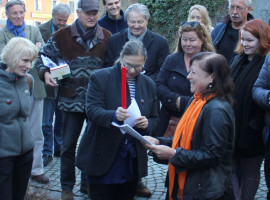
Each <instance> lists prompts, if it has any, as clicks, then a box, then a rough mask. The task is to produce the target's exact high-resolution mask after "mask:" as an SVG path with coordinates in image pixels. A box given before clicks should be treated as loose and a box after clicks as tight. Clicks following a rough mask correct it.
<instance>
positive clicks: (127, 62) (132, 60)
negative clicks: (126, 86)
mask: <svg viewBox="0 0 270 200" xmlns="http://www.w3.org/2000/svg"><path fill="white" fill-rule="evenodd" d="M144 61H145V60H144V56H141V55H139V56H124V57H123V58H122V60H121V61H120V62H121V67H125V68H126V69H127V78H130V79H132V78H135V77H136V76H138V74H139V73H140V72H141V71H142V69H143V66H144Z"/></svg>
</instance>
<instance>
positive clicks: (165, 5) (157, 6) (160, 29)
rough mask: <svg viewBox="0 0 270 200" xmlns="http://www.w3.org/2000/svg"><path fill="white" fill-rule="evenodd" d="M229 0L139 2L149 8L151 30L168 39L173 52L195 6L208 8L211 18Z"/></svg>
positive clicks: (155, 0) (142, 0)
mask: <svg viewBox="0 0 270 200" xmlns="http://www.w3.org/2000/svg"><path fill="white" fill-rule="evenodd" d="M226 1H227V0H207V1H206V0H138V3H142V4H144V5H146V6H147V8H148V9H149V11H150V14H151V19H150V21H149V25H148V27H149V29H151V30H153V31H154V32H157V33H159V34H160V35H163V36H164V37H166V38H167V39H168V42H169V45H170V49H171V52H172V51H174V49H175V46H176V41H177V37H178V29H179V26H180V24H181V22H184V21H186V20H187V16H188V11H189V9H190V7H191V6H193V5H194V4H200V5H203V6H205V7H206V8H207V10H208V12H209V15H210V17H211V16H215V15H216V12H217V10H219V9H220V7H221V6H223V5H224V3H225V2H226Z"/></svg>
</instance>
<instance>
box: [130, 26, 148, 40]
mask: <svg viewBox="0 0 270 200" xmlns="http://www.w3.org/2000/svg"><path fill="white" fill-rule="evenodd" d="M147 30H148V29H147V27H146V28H145V31H144V32H143V33H142V34H141V35H140V37H138V38H137V37H134V36H133V35H132V34H131V33H130V30H129V28H128V29H127V32H128V40H140V41H143V38H144V36H145V34H146V32H147Z"/></svg>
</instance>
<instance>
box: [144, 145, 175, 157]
mask: <svg viewBox="0 0 270 200" xmlns="http://www.w3.org/2000/svg"><path fill="white" fill-rule="evenodd" d="M149 149H150V150H151V151H152V152H153V153H154V154H156V155H157V157H158V158H159V159H161V160H169V159H171V158H172V157H173V156H174V155H175V149H172V148H170V147H168V146H165V145H149Z"/></svg>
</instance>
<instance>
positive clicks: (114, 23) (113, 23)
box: [98, 10, 128, 34]
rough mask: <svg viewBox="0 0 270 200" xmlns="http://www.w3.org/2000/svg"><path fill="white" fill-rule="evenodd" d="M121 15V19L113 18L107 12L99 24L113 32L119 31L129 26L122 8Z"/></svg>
mask: <svg viewBox="0 0 270 200" xmlns="http://www.w3.org/2000/svg"><path fill="white" fill-rule="evenodd" d="M120 15H121V16H122V17H121V18H120V19H111V18H110V17H109V15H108V12H106V14H105V15H104V17H102V18H101V19H99V20H98V24H99V25H100V26H101V27H102V28H105V29H107V30H108V31H110V32H111V33H112V34H115V33H118V32H120V31H122V30H123V29H125V28H127V27H128V25H127V22H126V20H125V18H124V13H123V11H122V10H121V11H120Z"/></svg>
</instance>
